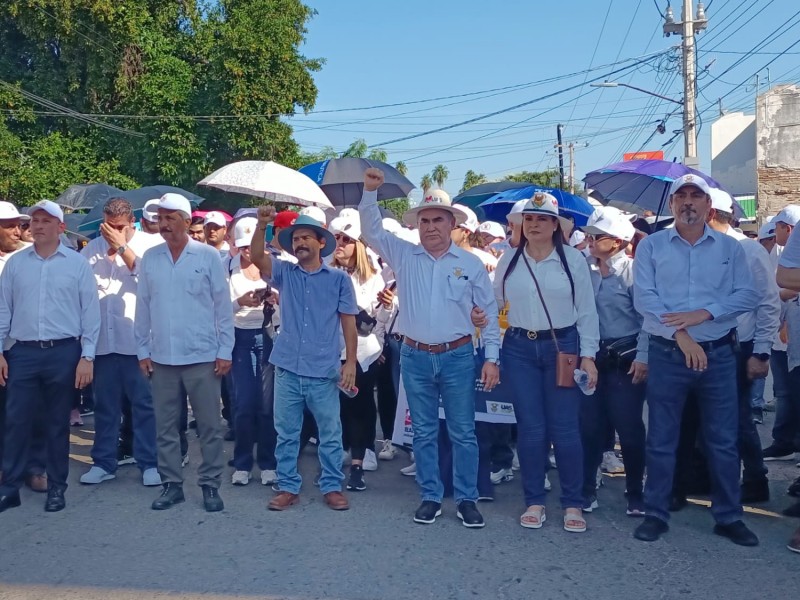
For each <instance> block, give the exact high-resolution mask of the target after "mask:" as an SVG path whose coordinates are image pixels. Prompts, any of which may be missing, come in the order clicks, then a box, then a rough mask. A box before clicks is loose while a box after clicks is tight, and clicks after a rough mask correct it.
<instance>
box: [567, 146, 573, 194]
mask: <svg viewBox="0 0 800 600" xmlns="http://www.w3.org/2000/svg"><path fill="white" fill-rule="evenodd" d="M567 147H568V148H569V193H570V194H574V193H575V143H574V142H570V143H569V146H567Z"/></svg>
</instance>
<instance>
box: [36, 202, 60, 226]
mask: <svg viewBox="0 0 800 600" xmlns="http://www.w3.org/2000/svg"><path fill="white" fill-rule="evenodd" d="M37 210H43V211H44V212H46V213H47V214H48V215H50V216H51V217H55V218H56V219H58V220H59V221H61V222H62V223H63V222H64V211H63V210H61V207H60V206H59V205H58V204H56V203H55V202H52V201H50V200H40V201H39V202H37V203H36V204H34V205H33V206H31V209H30V211H29V212H30V214H31V216H33V213H35V212H36V211H37Z"/></svg>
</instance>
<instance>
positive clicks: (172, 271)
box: [134, 239, 234, 365]
mask: <svg viewBox="0 0 800 600" xmlns="http://www.w3.org/2000/svg"><path fill="white" fill-rule="evenodd" d="M138 294H139V297H138V301H137V302H136V322H135V325H134V333H135V335H136V345H137V347H138V352H137V354H138V356H139V360H143V359H145V358H151V359H152V360H153V361H154V362H157V363H159V364H163V365H192V364H197V363H208V362H214V361H215V360H216V359H217V358H219V359H223V360H231V353H232V352H233V341H234V338H233V311H232V310H231V299H230V289H229V286H228V280H227V278H226V276H225V268H224V267H223V265H222V261H221V260H220V259H219V252H218V251H217V250H216V249H215V248H214V247H213V246H209V245H207V244H202V243H200V242H196V241H194V240H191V239H190V240H189V242H188V243H187V244H186V247H185V248H184V249H183V252H182V253H181V255H180V256H179V257H178V260H177V261H176V262H173V261H172V254H171V253H170V250H169V246H168V245H167V244H161V245H159V246H156V247H154V248H151V249H150V250H148V251H147V252H145V254H144V258H142V263H141V266H140V268H139V291H138Z"/></svg>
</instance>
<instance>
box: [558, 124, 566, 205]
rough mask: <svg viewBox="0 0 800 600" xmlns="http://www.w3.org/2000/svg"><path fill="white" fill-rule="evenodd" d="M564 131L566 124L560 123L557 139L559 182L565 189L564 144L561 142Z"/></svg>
mask: <svg viewBox="0 0 800 600" xmlns="http://www.w3.org/2000/svg"><path fill="white" fill-rule="evenodd" d="M562 131H564V126H563V125H562V124H561V123H559V124H558V127H556V139H557V140H558V143H557V144H556V147H557V148H558V184H559V187H560V188H561V189H562V190H563V189H564V144H563V143H562V142H561V132H562Z"/></svg>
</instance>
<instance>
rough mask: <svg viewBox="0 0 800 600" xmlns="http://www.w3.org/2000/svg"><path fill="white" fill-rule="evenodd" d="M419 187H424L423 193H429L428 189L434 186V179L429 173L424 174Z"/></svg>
mask: <svg viewBox="0 0 800 600" xmlns="http://www.w3.org/2000/svg"><path fill="white" fill-rule="evenodd" d="M419 187H421V188H422V193H423V194H427V193H428V190H430V189H431V188H432V187H433V179H431V176H430V175H428V174H427V173H426V174H425V175H423V176H422V179H421V180H420V182H419Z"/></svg>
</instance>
